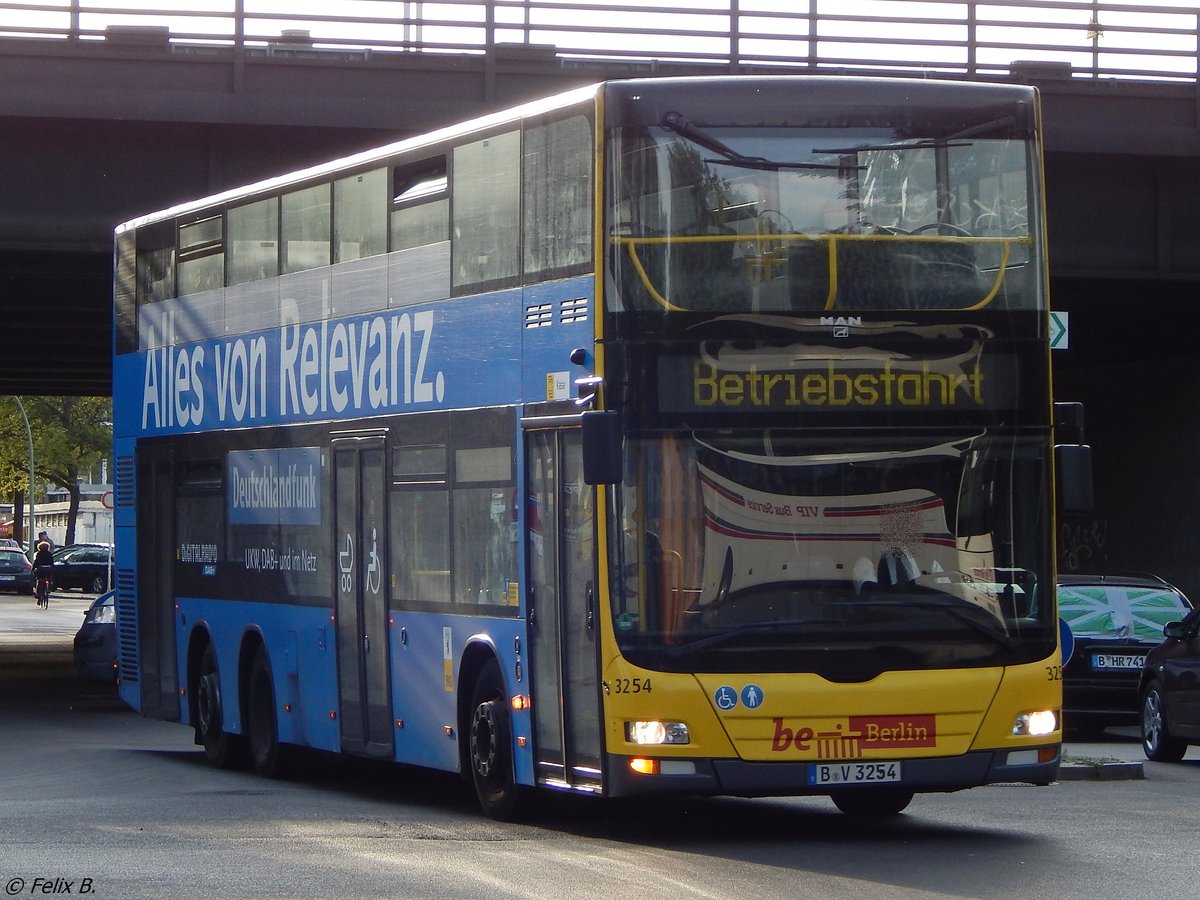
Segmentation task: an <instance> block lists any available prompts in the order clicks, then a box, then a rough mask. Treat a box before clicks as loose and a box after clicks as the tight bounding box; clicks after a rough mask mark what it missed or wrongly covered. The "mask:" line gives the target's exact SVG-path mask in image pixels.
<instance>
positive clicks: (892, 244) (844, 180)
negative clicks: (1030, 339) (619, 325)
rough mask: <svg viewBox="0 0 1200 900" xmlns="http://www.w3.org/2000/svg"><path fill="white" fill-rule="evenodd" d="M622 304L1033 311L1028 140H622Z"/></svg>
mask: <svg viewBox="0 0 1200 900" xmlns="http://www.w3.org/2000/svg"><path fill="white" fill-rule="evenodd" d="M612 144H613V148H614V149H613V151H612V153H611V155H610V165H611V167H612V172H611V176H612V177H611V181H610V193H609V198H608V202H609V207H610V208H609V221H610V223H611V226H610V230H609V236H608V240H609V245H610V246H609V252H610V260H611V266H612V269H613V272H614V274H615V275H616V277H615V278H614V279H613V281H612V283H611V285H610V290H609V293H608V297H607V302H608V304H609V308H610V309H613V310H622V309H623V310H657V311H663V312H671V311H683V310H704V311H714V310H720V311H747V310H749V311H754V312H760V311H761V312H777V311H788V310H823V311H834V310H859V309H919V308H931V309H982V308H984V307H989V306H992V307H993V308H1001V309H1038V308H1040V307H1041V305H1042V302H1043V301H1042V298H1041V290H1042V288H1041V284H1040V281H1039V279H1038V278H1037V277H1036V276H1035V272H1036V266H1034V265H1031V262H1032V255H1033V253H1034V247H1035V240H1034V235H1033V233H1032V231H1031V224H1030V222H1031V220H1030V208H1031V206H1032V205H1033V204H1035V203H1036V202H1037V198H1036V197H1034V196H1031V194H1032V188H1031V183H1032V182H1031V169H1032V167H1033V164H1032V162H1031V159H1033V156H1032V154H1031V147H1030V144H1029V142H1028V141H1026V140H1025V139H1024V138H1023V137H1021V136H1019V135H1017V134H1015V133H1011V129H1008V130H1006V129H1005V127H1003V123H996V122H990V123H988V122H982V123H978V124H976V125H975V126H973V127H972V126H967V127H964V128H960V129H958V130H957V131H956V132H954V133H945V134H935V133H916V132H914V130H913V129H912V128H908V127H905V128H900V127H895V128H891V127H866V126H861V125H859V126H854V127H849V128H844V127H833V128H829V127H826V128H814V127H808V126H805V127H779V126H771V127H766V126H764V127H749V126H745V125H737V126H729V127H721V126H715V125H705V126H704V127H700V126H696V125H693V124H692V123H691V122H689V121H688V119H687V118H686V114H685V113H680V112H670V113H667V114H665V115H664V116H663V117H662V119H661V121H660V122H659V124H657V125H651V126H637V127H625V128H621V129H618V130H617V132H616V133H615V134H614V136H613V138H612Z"/></svg>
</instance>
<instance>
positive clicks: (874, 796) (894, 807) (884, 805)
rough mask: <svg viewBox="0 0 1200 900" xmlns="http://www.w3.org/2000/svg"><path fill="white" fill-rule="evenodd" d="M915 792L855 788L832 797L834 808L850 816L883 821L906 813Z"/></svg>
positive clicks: (893, 789)
mask: <svg viewBox="0 0 1200 900" xmlns="http://www.w3.org/2000/svg"><path fill="white" fill-rule="evenodd" d="M912 798H913V792H912V791H906V790H902V789H900V788H884V787H880V788H853V789H849V790H845V791H838V792H837V793H835V794H831V795H830V799H832V800H833V804H834V806H836V807H837V808H838V809H840V810H841V811H842V812H844V813H845V814H846V815H848V816H854V817H856V818H862V819H881V818H884V817H886V816H896V815H899V814H900V813H902V812H904V810H905V808H906V807H907V806H908V804H909V803H911V802H912Z"/></svg>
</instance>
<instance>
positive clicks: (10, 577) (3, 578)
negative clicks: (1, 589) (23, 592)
mask: <svg viewBox="0 0 1200 900" xmlns="http://www.w3.org/2000/svg"><path fill="white" fill-rule="evenodd" d="M16 580H17V576H16V575H0V581H16Z"/></svg>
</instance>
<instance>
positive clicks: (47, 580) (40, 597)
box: [33, 541, 54, 609]
mask: <svg viewBox="0 0 1200 900" xmlns="http://www.w3.org/2000/svg"><path fill="white" fill-rule="evenodd" d="M53 584H54V557H53V556H51V555H50V542H49V541H41V542H40V543H39V544H38V545H37V553H35V554H34V556H33V593H34V596H36V597H37V605H38V606H40V607H42V608H43V609H49V608H50V588H51V586H52V585H53Z"/></svg>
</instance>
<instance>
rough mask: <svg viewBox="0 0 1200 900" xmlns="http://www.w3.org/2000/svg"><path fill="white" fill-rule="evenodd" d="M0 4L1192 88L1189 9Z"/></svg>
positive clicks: (844, 1)
mask: <svg viewBox="0 0 1200 900" xmlns="http://www.w3.org/2000/svg"><path fill="white" fill-rule="evenodd" d="M335 8H336V15H334V14H330V12H329V10H330V9H331V6H330V5H329V4H327V3H323V2H321V0H179V2H175V3H171V2H162V0H159V2H157V3H155V2H154V0H145V2H139V0H26V2H10V0H0V53H2V52H3V44H2V39H3V38H5V37H14V38H15V37H19V38H45V39H49V40H61V41H70V42H95V41H111V42H114V43H122V44H126V45H127V44H129V43H138V44H143V45H156V44H161V45H165V46H168V47H178V48H180V49H182V48H184V47H189V46H190V47H204V46H226V47H234V48H241V49H245V50H249V51H264V50H265V51H266V52H272V53H291V54H301V53H314V54H316V53H321V52H329V51H350V52H362V53H364V54H374V53H417V52H419V53H439V54H469V55H481V56H482V55H486V54H488V53H497V54H499V53H509V54H511V55H513V56H515V57H518V58H519V57H520V56H521V55H522V54H529V55H533V56H538V57H542V58H560V59H564V60H571V59H593V60H594V59H608V60H620V61H626V62H632V61H639V60H644V61H647V62H656V61H662V62H677V63H698V64H700V63H703V64H719V65H728V66H729V67H731V68H738V69H740V68H743V67H753V66H772V67H780V66H783V67H787V66H796V67H806V68H810V69H825V68H827V69H841V70H890V71H900V72H904V71H911V72H913V73H918V72H936V73H945V74H956V73H957V74H963V75H968V76H987V75H991V74H1001V75H1006V74H1008V73H1009V72H1010V70H1011V69H1012V66H1013V64H1014V62H1021V63H1027V64H1029V63H1032V64H1035V65H1037V64H1042V65H1044V66H1045V67H1046V71H1047V72H1057V73H1060V74H1064V75H1065V74H1067V73H1068V72H1069V74H1070V75H1071V77H1075V78H1119V79H1156V80H1163V79H1166V80H1178V81H1195V80H1196V79H1197V74H1198V71H1200V70H1198V65H1197V62H1198V59H1200V52H1198V50H1200V43H1198V40H1197V33H1198V22H1200V4H1197V3H1196V2H1183V0H1157V2H1147V0H1124V2H1110V0H987V2H974V0H790V2H787V3H785V2H782V0H687V2H686V4H685V2H684V0H395V2H387V3H385V2H380V0H339V2H338V3H337V4H336V7H335Z"/></svg>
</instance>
